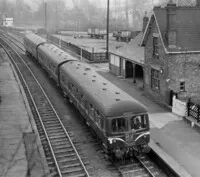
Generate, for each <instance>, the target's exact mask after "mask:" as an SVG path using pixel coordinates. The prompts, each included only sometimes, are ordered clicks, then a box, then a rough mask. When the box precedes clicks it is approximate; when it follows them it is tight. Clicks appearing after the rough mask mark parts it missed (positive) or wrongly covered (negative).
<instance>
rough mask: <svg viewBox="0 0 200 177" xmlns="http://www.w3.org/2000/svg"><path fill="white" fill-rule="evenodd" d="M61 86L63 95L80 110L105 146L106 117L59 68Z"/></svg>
mask: <svg viewBox="0 0 200 177" xmlns="http://www.w3.org/2000/svg"><path fill="white" fill-rule="evenodd" d="M61 88H62V90H63V91H64V93H65V95H66V96H67V97H68V98H69V99H70V101H71V102H72V103H73V104H74V105H75V107H76V108H77V109H78V110H79V111H80V113H81V115H82V116H83V117H84V118H85V120H86V122H87V124H88V125H89V126H90V127H91V128H92V130H93V131H94V132H95V133H96V134H97V136H98V138H100V139H101V141H102V142H103V144H105V146H107V135H106V118H105V117H104V116H103V115H102V114H101V113H99V111H98V109H97V108H95V107H94V106H93V105H92V104H91V103H90V101H89V100H88V99H87V98H86V97H85V96H84V95H83V91H82V90H81V88H80V87H78V86H77V85H75V83H74V82H73V80H71V79H70V77H69V76H68V75H66V73H64V72H63V70H61Z"/></svg>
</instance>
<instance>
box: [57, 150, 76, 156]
mask: <svg viewBox="0 0 200 177" xmlns="http://www.w3.org/2000/svg"><path fill="white" fill-rule="evenodd" d="M69 152H74V149H62V150H59V151H54V153H55V154H63V155H64V154H66V153H69Z"/></svg>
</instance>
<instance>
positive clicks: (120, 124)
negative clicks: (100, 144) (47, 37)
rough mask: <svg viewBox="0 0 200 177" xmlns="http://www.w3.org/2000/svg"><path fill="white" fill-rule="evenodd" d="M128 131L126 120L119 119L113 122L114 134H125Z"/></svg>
mask: <svg viewBox="0 0 200 177" xmlns="http://www.w3.org/2000/svg"><path fill="white" fill-rule="evenodd" d="M127 130H128V126H127V120H126V119H125V118H118V119H113V120H112V131H113V132H124V131H127Z"/></svg>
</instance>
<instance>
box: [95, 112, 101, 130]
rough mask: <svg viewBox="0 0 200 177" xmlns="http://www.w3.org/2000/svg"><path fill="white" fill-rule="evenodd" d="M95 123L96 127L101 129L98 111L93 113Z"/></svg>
mask: <svg viewBox="0 0 200 177" xmlns="http://www.w3.org/2000/svg"><path fill="white" fill-rule="evenodd" d="M95 122H96V124H97V125H98V127H101V116H100V113H99V111H95Z"/></svg>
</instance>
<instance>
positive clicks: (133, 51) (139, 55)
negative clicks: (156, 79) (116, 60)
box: [110, 32, 144, 64]
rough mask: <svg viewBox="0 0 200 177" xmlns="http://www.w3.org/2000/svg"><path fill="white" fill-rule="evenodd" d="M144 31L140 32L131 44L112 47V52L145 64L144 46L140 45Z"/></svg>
mask: <svg viewBox="0 0 200 177" xmlns="http://www.w3.org/2000/svg"><path fill="white" fill-rule="evenodd" d="M142 36H143V33H142V32H140V33H139V34H138V35H137V36H136V37H135V38H134V39H132V40H131V42H130V43H129V44H126V45H124V46H122V47H120V48H118V49H111V50H110V52H111V53H113V54H116V55H119V56H121V57H124V58H127V59H129V60H132V61H133V62H136V63H139V64H144V47H141V46H139V45H140V41H141V39H142Z"/></svg>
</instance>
